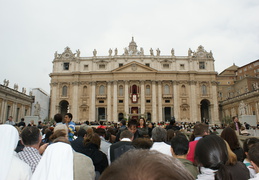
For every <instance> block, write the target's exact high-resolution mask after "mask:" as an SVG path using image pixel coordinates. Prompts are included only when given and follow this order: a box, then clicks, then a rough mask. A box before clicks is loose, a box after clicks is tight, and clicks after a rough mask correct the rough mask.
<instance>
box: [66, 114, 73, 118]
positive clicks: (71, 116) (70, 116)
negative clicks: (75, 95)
mask: <svg viewBox="0 0 259 180" xmlns="http://www.w3.org/2000/svg"><path fill="white" fill-rule="evenodd" d="M65 115H67V116H68V117H69V118H70V120H72V119H73V115H72V114H71V113H66V114H65Z"/></svg>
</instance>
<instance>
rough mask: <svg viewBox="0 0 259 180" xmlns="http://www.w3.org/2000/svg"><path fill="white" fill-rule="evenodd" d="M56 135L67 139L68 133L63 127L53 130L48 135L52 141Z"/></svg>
mask: <svg viewBox="0 0 259 180" xmlns="http://www.w3.org/2000/svg"><path fill="white" fill-rule="evenodd" d="M58 137H65V138H67V139H68V133H67V131H66V130H65V129H58V130H55V131H54V133H53V134H52V135H51V136H50V137H49V140H50V141H54V140H55V139H56V138H58Z"/></svg>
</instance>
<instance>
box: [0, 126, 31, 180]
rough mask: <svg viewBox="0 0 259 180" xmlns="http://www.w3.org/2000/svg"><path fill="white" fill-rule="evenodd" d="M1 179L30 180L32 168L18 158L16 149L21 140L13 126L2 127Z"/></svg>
mask: <svg viewBox="0 0 259 180" xmlns="http://www.w3.org/2000/svg"><path fill="white" fill-rule="evenodd" d="M0 134H1V136H0V145H1V146H0V179H1V180H2V179H3V180H9V179H10V180H18V179H19V180H29V179H30V177H31V168H30V166H29V165H28V164H26V163H25V162H23V161H22V160H20V159H19V158H18V157H17V154H16V152H15V151H14V149H15V148H16V146H17V143H18V140H19V134H18V131H17V129H15V127H13V126H12V125H7V124H4V125H0Z"/></svg>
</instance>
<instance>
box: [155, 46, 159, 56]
mask: <svg viewBox="0 0 259 180" xmlns="http://www.w3.org/2000/svg"><path fill="white" fill-rule="evenodd" d="M156 55H157V56H160V49H159V48H157V50H156Z"/></svg>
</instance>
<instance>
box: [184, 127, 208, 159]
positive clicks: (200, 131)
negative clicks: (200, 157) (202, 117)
mask: <svg viewBox="0 0 259 180" xmlns="http://www.w3.org/2000/svg"><path fill="white" fill-rule="evenodd" d="M193 135H194V137H195V139H194V141H191V142H189V153H188V154H187V159H188V160H189V161H192V162H193V163H194V153H195V147H196V144H197V142H198V141H199V140H200V139H201V138H202V137H203V136H205V135H209V126H208V125H207V124H204V123H198V124H196V125H195V126H194V130H193Z"/></svg>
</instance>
